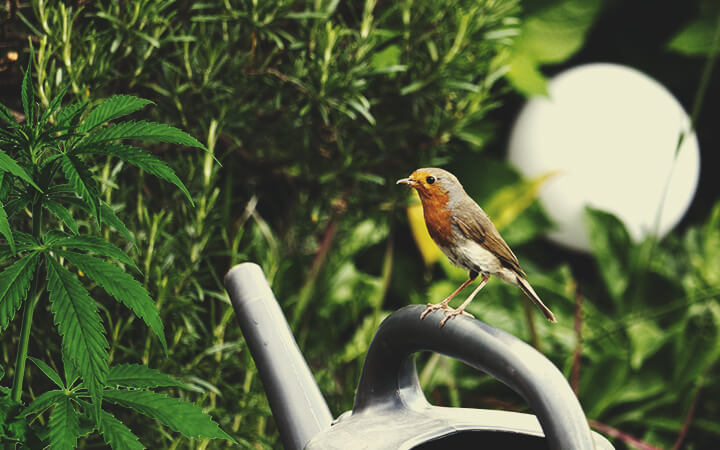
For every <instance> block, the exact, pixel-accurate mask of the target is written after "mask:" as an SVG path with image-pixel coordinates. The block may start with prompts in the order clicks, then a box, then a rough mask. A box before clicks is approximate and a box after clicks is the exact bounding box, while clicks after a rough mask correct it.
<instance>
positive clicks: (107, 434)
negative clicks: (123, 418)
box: [98, 411, 145, 450]
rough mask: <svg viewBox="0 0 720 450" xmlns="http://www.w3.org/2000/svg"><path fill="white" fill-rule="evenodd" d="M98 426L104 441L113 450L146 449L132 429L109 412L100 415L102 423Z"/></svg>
mask: <svg viewBox="0 0 720 450" xmlns="http://www.w3.org/2000/svg"><path fill="white" fill-rule="evenodd" d="M98 425H99V426H98V429H99V430H100V433H101V434H102V436H103V440H104V441H105V443H106V444H107V445H109V446H110V448H112V449H113V450H115V449H121V450H142V449H144V448H145V446H144V445H142V444H141V443H140V441H139V440H138V437H137V436H135V434H134V433H133V432H132V431H131V430H130V428H128V427H127V426H125V424H124V423H122V422H120V421H119V420H118V419H116V418H115V416H113V415H112V414H110V413H109V412H107V411H102V412H101V413H100V423H99V424H98Z"/></svg>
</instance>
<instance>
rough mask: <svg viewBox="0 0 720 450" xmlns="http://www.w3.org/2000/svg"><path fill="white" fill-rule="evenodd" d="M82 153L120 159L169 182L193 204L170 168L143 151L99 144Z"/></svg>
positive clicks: (130, 147)
mask: <svg viewBox="0 0 720 450" xmlns="http://www.w3.org/2000/svg"><path fill="white" fill-rule="evenodd" d="M82 151H83V152H87V153H95V154H100V155H110V156H115V157H116V158H120V159H122V160H123V161H125V162H128V163H130V164H132V165H134V166H137V167H139V168H141V169H142V170H144V171H145V172H147V173H149V174H150V175H154V176H156V177H158V178H162V179H163V180H165V181H169V182H170V183H172V184H174V185H175V186H177V188H178V189H180V190H181V191H182V193H183V194H185V196H186V197H187V199H188V200H189V201H190V203H191V204H193V200H192V197H190V192H189V191H188V190H187V188H186V187H185V185H184V184H183V182H182V181H180V178H178V177H177V175H175V172H174V171H173V170H172V169H171V168H170V166H168V165H167V164H165V162H163V161H162V160H160V159H158V158H156V157H155V156H153V155H152V154H150V153H148V152H146V151H144V150H141V149H139V148H137V147H132V146H129V145H121V144H101V145H97V146H91V147H84V148H83V150H82Z"/></svg>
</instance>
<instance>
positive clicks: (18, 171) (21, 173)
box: [0, 150, 42, 192]
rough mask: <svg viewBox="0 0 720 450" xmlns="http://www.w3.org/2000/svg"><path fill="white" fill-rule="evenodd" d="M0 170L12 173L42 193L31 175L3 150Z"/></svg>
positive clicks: (0, 154)
mask: <svg viewBox="0 0 720 450" xmlns="http://www.w3.org/2000/svg"><path fill="white" fill-rule="evenodd" d="M0 170H2V171H3V172H10V173H11V174H13V175H15V176H16V177H19V178H21V179H22V180H23V181H26V182H27V183H28V184H30V185H32V187H34V188H35V189H37V190H38V191H40V192H42V189H40V187H38V185H37V184H35V182H34V181H33V179H32V178H31V177H30V175H28V173H27V172H26V171H25V169H23V168H22V167H20V165H19V164H18V163H17V162H15V160H14V159H12V158H11V157H10V156H8V154H7V153H5V152H4V151H2V150H0Z"/></svg>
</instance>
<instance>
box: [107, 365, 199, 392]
mask: <svg viewBox="0 0 720 450" xmlns="http://www.w3.org/2000/svg"><path fill="white" fill-rule="evenodd" d="M107 386H121V387H133V388H155V387H166V386H174V387H182V388H184V387H186V386H185V385H184V384H183V383H181V382H179V381H178V380H176V379H175V378H173V377H171V376H170V375H166V374H164V373H162V372H160V371H159V370H157V369H151V368H150V367H148V366H143V365H140V364H119V365H115V366H111V367H110V371H109V372H108V377H107Z"/></svg>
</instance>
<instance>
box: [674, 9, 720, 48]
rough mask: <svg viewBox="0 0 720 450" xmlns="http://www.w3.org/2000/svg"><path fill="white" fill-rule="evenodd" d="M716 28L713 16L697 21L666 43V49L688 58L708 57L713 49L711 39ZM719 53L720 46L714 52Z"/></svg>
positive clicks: (715, 18)
mask: <svg viewBox="0 0 720 450" xmlns="http://www.w3.org/2000/svg"><path fill="white" fill-rule="evenodd" d="M717 27H718V19H717V17H715V16H711V17H706V18H702V19H698V20H696V21H695V22H693V23H691V24H690V25H688V26H687V27H685V28H683V29H682V30H680V32H679V33H677V34H676V35H675V36H674V37H673V38H672V39H671V40H670V42H669V43H668V48H669V49H670V50H673V51H675V52H678V53H682V54H684V55H688V56H710V52H711V51H712V49H713V37H714V35H715V33H716V31H715V30H716V28H717ZM718 51H720V46H717V47H716V48H715V52H716V53H717V52H718Z"/></svg>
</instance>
